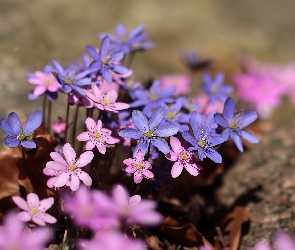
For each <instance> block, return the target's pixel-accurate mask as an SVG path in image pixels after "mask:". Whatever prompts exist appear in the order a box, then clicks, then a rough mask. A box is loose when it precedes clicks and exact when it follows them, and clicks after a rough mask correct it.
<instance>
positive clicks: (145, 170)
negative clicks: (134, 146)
mask: <svg viewBox="0 0 295 250" xmlns="http://www.w3.org/2000/svg"><path fill="white" fill-rule="evenodd" d="M123 163H124V164H125V165H127V167H126V168H125V171H126V172H127V173H130V174H134V177H133V180H134V182H135V183H136V184H138V183H140V182H141V181H142V179H143V178H147V179H151V178H154V174H153V173H152V172H151V171H150V170H149V169H151V168H152V166H151V164H150V163H149V162H148V161H144V155H143V153H142V152H141V151H140V150H139V151H138V152H137V154H136V156H135V159H132V158H128V159H126V160H124V161H123Z"/></svg>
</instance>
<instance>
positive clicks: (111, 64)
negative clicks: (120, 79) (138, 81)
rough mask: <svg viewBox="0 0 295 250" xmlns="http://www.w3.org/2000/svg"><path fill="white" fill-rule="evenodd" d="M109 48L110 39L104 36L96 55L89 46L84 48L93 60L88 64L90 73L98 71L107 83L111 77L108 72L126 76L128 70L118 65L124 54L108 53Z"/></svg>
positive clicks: (120, 52) (117, 52) (110, 80)
mask: <svg viewBox="0 0 295 250" xmlns="http://www.w3.org/2000/svg"><path fill="white" fill-rule="evenodd" d="M109 47H110V38H109V37H108V36H106V37H105V38H104V39H103V40H102V42H101V46H100V50H99V53H97V51H96V49H95V48H94V47H92V46H90V45H88V46H86V50H87V51H88V53H89V54H90V56H91V57H92V58H93V60H94V62H92V63H91V64H90V69H91V71H92V72H93V71H98V70H100V71H101V74H102V76H103V78H104V79H105V80H106V81H107V82H108V83H112V75H111V72H110V71H114V72H115V73H118V74H127V73H128V72H129V70H128V69H127V68H125V67H124V66H122V65H120V64H118V63H119V61H120V60H121V59H122V58H123V57H124V53H123V52H122V51H115V52H109V50H110V48H109Z"/></svg>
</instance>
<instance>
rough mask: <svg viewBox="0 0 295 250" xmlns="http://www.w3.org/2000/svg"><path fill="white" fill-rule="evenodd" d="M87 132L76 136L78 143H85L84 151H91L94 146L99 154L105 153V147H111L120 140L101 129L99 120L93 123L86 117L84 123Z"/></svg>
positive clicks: (108, 131)
mask: <svg viewBox="0 0 295 250" xmlns="http://www.w3.org/2000/svg"><path fill="white" fill-rule="evenodd" d="M85 123H86V127H87V129H88V131H86V132H82V133H81V134H80V135H78V137H77V139H78V141H87V143H86V150H92V149H93V148H94V147H95V146H96V147H97V149H98V151H99V152H100V153H101V154H105V153H106V149H107V147H112V146H113V145H114V144H115V143H118V142H119V141H120V140H119V139H116V138H113V137H112V136H111V134H112V131H111V130H109V129H106V128H103V127H102V122H101V120H98V121H97V124H96V123H95V121H94V120H93V119H92V118H90V117H88V118H87V119H86V121H85Z"/></svg>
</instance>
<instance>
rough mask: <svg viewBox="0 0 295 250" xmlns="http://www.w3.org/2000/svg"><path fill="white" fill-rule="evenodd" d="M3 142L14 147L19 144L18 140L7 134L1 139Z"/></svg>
mask: <svg viewBox="0 0 295 250" xmlns="http://www.w3.org/2000/svg"><path fill="white" fill-rule="evenodd" d="M3 142H4V144H5V145H6V146H8V147H10V148H15V147H17V146H18V145H19V142H20V141H19V140H18V139H16V138H11V137H9V136H6V137H5V138H4V140H3Z"/></svg>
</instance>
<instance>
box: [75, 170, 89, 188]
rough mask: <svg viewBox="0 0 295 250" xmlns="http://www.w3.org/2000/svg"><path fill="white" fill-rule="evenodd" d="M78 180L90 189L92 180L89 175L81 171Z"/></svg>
mask: <svg viewBox="0 0 295 250" xmlns="http://www.w3.org/2000/svg"><path fill="white" fill-rule="evenodd" d="M78 176H79V179H80V180H81V181H82V182H83V183H84V184H85V186H87V187H90V186H91V185H92V179H91V177H90V175H89V174H87V173H86V172H84V171H81V172H80V173H79V174H78Z"/></svg>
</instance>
